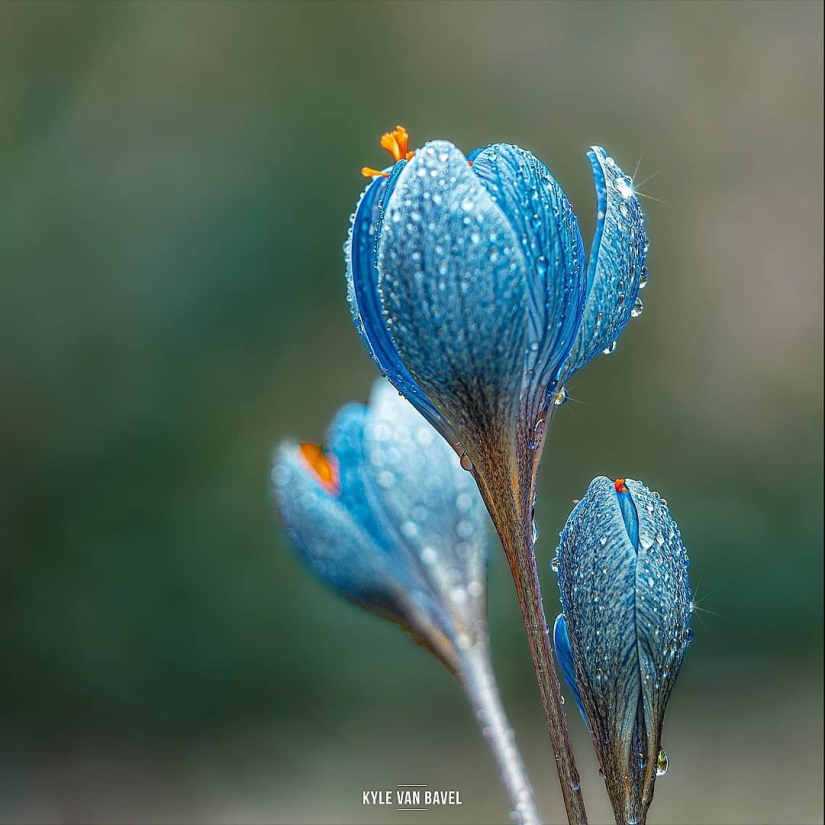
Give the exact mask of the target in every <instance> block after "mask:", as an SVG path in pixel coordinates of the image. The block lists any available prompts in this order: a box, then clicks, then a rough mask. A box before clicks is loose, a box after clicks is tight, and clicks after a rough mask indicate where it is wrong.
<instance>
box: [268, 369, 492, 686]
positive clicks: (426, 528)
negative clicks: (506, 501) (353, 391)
mask: <svg viewBox="0 0 825 825" xmlns="http://www.w3.org/2000/svg"><path fill="white" fill-rule="evenodd" d="M273 492H274V496H275V505H276V509H277V512H278V514H279V516H280V519H281V521H282V523H283V524H284V526H285V527H286V529H287V531H288V532H289V534H290V537H291V538H292V540H293V542H294V543H295V545H296V546H297V547H298V548H299V549H300V550H301V552H302V554H303V555H304V557H305V559H306V560H307V561H308V562H309V564H310V566H311V567H312V568H313V569H314V570H315V572H316V573H318V574H319V575H320V576H321V577H322V578H323V579H325V580H326V581H327V582H328V583H329V584H331V585H332V586H333V587H334V588H335V589H336V590H338V591H340V592H341V593H343V594H344V595H345V596H347V597H348V598H350V599H351V600H353V601H355V602H357V603H358V604H360V605H361V606H363V607H366V608H367V609H369V610H372V611H374V612H376V613H379V614H380V615H382V616H385V617H387V618H389V619H392V620H393V621H394V622H396V623H397V624H399V625H401V626H402V627H403V628H404V629H405V630H407V631H408V632H409V633H410V634H411V635H412V636H413V637H415V639H416V640H417V641H418V642H420V643H421V644H423V645H425V646H426V647H428V648H429V649H430V650H431V651H432V652H433V653H435V654H436V655H437V656H438V657H439V658H440V659H442V661H444V663H445V664H447V666H448V667H449V668H450V669H451V670H452V671H453V672H457V671H458V669H459V665H458V660H459V651H460V650H461V649H463V648H467V647H471V646H472V645H473V644H474V643H475V642H476V641H478V639H477V637H478V635H479V632H480V631H484V630H485V629H486V621H485V616H486V579H487V544H486V535H485V534H486V530H487V525H486V515H485V511H484V505H483V503H482V502H481V500H480V498H479V495H478V491H477V490H476V488H475V485H474V484H473V482H472V479H471V478H469V477H468V476H467V473H465V472H463V471H462V470H461V467H460V466H459V462H458V459H457V458H456V456H455V455H454V454H453V453H452V452H451V451H450V449H449V448H448V447H447V445H446V444H444V443H443V441H442V440H441V439H440V438H439V437H438V435H437V433H435V432H433V430H432V428H431V427H430V426H428V425H427V423H426V421H424V419H423V418H421V416H420V415H418V413H416V412H415V410H414V409H413V408H412V407H411V406H410V405H409V404H408V403H407V402H405V401H404V400H403V399H401V398H399V396H398V393H397V392H395V391H394V390H393V389H392V387H390V386H389V384H387V383H386V382H384V381H381V382H379V383H377V384H376V386H375V388H374V390H373V393H372V397H371V400H370V404H369V406H363V405H361V404H350V405H348V406H345V407H344V408H342V409H341V410H340V411H339V412H338V414H337V416H336V417H335V419H334V420H333V422H332V424H331V426H330V428H329V431H328V432H327V439H326V444H325V448H324V449H321V447H318V446H316V445H314V444H307V443H304V444H295V443H286V444H284V445H282V446H281V447H279V448H278V450H277V452H276V455H275V464H274V469H273Z"/></svg>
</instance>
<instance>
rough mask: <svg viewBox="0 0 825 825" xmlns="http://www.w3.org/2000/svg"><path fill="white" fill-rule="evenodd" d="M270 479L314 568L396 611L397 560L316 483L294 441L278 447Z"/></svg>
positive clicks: (350, 593) (360, 598)
mask: <svg viewBox="0 0 825 825" xmlns="http://www.w3.org/2000/svg"><path fill="white" fill-rule="evenodd" d="M272 483H273V495H274V499H275V507H276V510H277V512H278V515H279V518H280V520H281V522H282V524H283V525H284V527H285V528H286V530H287V532H288V533H289V535H290V538H291V539H292V541H293V543H294V544H295V545H296V546H297V547H298V549H299V550H300V551H301V554H302V555H303V557H304V558H305V559H306V561H307V562H308V563H309V565H310V566H311V567H312V568H313V569H314V570H315V572H316V573H317V574H318V575H319V576H321V578H323V579H324V580H325V581H326V582H327V583H328V584H330V585H332V587H333V588H335V589H336V590H338V591H340V592H341V593H343V594H344V595H345V596H347V597H349V598H350V599H352V600H353V601H356V602H358V603H359V604H361V605H362V606H364V607H366V608H368V609H370V610H375V611H376V612H379V613H381V614H382V615H387V614H390V613H394V612H395V608H394V605H395V604H396V603H397V601H398V598H399V595H401V594H402V588H401V587H400V585H399V579H398V572H397V570H396V566H395V564H394V562H393V560H392V559H391V558H389V557H387V555H386V554H385V553H383V552H382V551H381V550H380V548H379V547H378V546H377V545H376V544H375V540H374V538H373V536H372V535H371V534H370V532H369V531H368V530H367V529H366V528H365V527H364V526H363V525H362V524H360V523H359V521H358V519H357V517H356V515H355V514H354V513H353V512H352V511H350V510H349V509H348V507H347V506H345V504H344V503H343V502H342V501H340V500H339V499H338V498H337V497H336V496H334V495H331V494H330V493H329V492H327V491H326V490H325V489H324V488H323V487H322V486H321V485H320V484H319V483H318V481H317V479H316V478H314V477H313V475H312V472H311V470H309V468H308V467H307V466H306V464H305V462H304V461H303V459H302V457H301V454H300V450H299V448H298V446H297V445H296V444H285V445H283V446H282V447H280V448H279V449H278V450H277V452H276V455H275V466H274V469H273V472H272Z"/></svg>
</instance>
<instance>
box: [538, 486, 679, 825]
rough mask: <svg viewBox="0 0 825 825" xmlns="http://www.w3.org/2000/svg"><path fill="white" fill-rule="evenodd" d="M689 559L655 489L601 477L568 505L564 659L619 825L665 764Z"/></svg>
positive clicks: (639, 807) (637, 815)
mask: <svg viewBox="0 0 825 825" xmlns="http://www.w3.org/2000/svg"><path fill="white" fill-rule="evenodd" d="M688 564H689V561H688V557H687V553H686V552H685V547H684V545H683V544H682V539H681V536H680V535H679V531H678V529H677V527H676V524H675V523H674V521H673V519H672V518H671V517H670V513H669V511H668V508H667V504H666V503H665V501H664V500H663V499H661V498H660V497H659V495H658V493H652V492H651V491H650V490H649V489H648V488H647V487H645V485H644V484H642V483H641V482H639V481H634V480H633V479H629V478H628V479H617V480H616V481H615V482H614V481H610V480H609V479H607V478H604V477H599V478H596V479H594V480H593V481H592V482H591V484H590V487H589V488H588V490H587V493H586V495H585V496H584V498H583V499H582V500H581V501H580V502H579V503H578V504H577V505H576V508H575V509H574V510H573V512H572V513H571V515H570V518H569V519H568V520H567V524H566V525H565V527H564V531H563V533H562V536H561V543H560V546H559V555H558V559H557V561H556V562H555V563H554V567H556V568H557V570H558V575H559V589H560V590H561V602H562V607H563V609H564V613H563V614H562V615H561V616H559V617H558V619H557V620H556V625H555V632H554V636H555V646H556V650H557V653H558V658H559V661H560V664H561V669H562V673H563V674H564V677H565V680H566V681H567V682H568V684H569V685H570V686H571V688H572V689H573V692H574V695H575V698H576V701H577V703H578V705H579V709H580V710H581V712H582V715H583V716H584V718H585V721H586V723H587V725H588V727H589V728H590V732H591V735H592V738H593V745H594V747H595V749H596V755H597V757H598V759H599V764H600V765H601V770H602V773H603V774H604V781H605V784H606V786H607V791H608V794H609V796H610V801H611V804H612V805H613V812H614V815H615V817H616V822H617V823H621V824H622V825H625V823H627V824H628V825H630V824H633V823H643V822H644V821H645V817H646V815H647V810H648V808H649V806H650V803H651V801H652V799H653V786H654V782H655V780H656V775H657V773H662V772H664V771H663V768H664V765H663V764H662V763H663V760H664V759H666V757H664V755H663V754H662V757H661V759H660V752H661V735H662V722H663V720H664V715H665V708H666V706H667V702H668V698H669V697H670V692H671V690H672V688H673V684H674V682H675V681H676V676H677V674H678V673H679V668H680V666H681V664H682V657H683V656H684V653H685V649H686V647H687V645H688V642H689V641H690V639H691V638H692V631H691V630H690V628H689V622H690V590H689V585H688V574H687V567H688Z"/></svg>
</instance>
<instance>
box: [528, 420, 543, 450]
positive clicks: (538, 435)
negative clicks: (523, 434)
mask: <svg viewBox="0 0 825 825" xmlns="http://www.w3.org/2000/svg"><path fill="white" fill-rule="evenodd" d="M545 424H546V418H545V417H544V416H542V417H541V418H540V419H539V420H538V421H536V426H535V427H533V437H532V438H531V439H530V445H529V446H530V449H531V450H538V448H539V444H541V439H542V438H543V437H544V426H545Z"/></svg>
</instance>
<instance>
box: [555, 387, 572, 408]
mask: <svg viewBox="0 0 825 825" xmlns="http://www.w3.org/2000/svg"><path fill="white" fill-rule="evenodd" d="M569 398H570V394H569V393H568V392H567V390H566V389H565V388H564V387H562V388H561V389H559V390H556V393H555V395H554V396H553V403H554V404H555V405H556V406H557V407H560V406H561V405H562V404H566V403H567V400H568V399H569Z"/></svg>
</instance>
